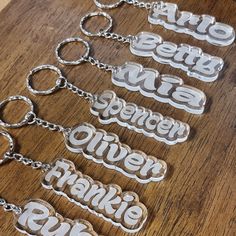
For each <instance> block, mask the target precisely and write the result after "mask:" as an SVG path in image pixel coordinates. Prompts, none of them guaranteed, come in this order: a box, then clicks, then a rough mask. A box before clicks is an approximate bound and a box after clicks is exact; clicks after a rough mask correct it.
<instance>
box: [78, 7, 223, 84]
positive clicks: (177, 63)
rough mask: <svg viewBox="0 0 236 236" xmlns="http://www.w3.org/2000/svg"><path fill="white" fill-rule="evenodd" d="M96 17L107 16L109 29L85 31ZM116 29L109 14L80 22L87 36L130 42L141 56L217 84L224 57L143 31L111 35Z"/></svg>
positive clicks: (132, 48)
mask: <svg viewBox="0 0 236 236" xmlns="http://www.w3.org/2000/svg"><path fill="white" fill-rule="evenodd" d="M95 16H103V17H104V18H106V19H107V20H108V21H109V25H108V26H107V27H106V29H101V30H100V31H99V32H95V33H92V32H89V31H88V30H87V29H85V26H84V25H85V23H86V22H87V21H88V20H89V19H90V18H92V17H95ZM112 26H113V20H112V18H111V16H110V15H108V14H107V13H105V12H92V13H88V14H87V15H85V16H84V17H83V18H82V19H81V22H80V29H81V31H82V32H83V33H84V34H85V35H87V36H91V37H103V38H108V39H113V40H116V41H119V42H123V43H128V44H130V51H131V53H132V54H134V55H136V56H140V57H151V58H152V59H153V60H154V61H156V62H159V63H161V64H168V65H170V66H172V67H174V68H177V69H181V70H183V71H185V72H186V73H187V75H188V76H190V77H194V78H197V79H199V80H202V81H204V82H212V81H215V80H216V79H217V78H218V76H219V72H220V71H221V70H222V69H223V66H224V61H223V60H222V59H221V58H220V57H215V56H211V55H209V54H207V53H204V52H203V51H202V49H201V48H199V47H194V46H190V45H188V44H179V45H177V44H175V43H172V42H168V41H163V39H162V37H161V36H160V35H157V34H154V33H149V32H140V33H138V34H137V35H136V36H132V35H128V36H122V35H118V34H116V33H113V32H111V29H112Z"/></svg>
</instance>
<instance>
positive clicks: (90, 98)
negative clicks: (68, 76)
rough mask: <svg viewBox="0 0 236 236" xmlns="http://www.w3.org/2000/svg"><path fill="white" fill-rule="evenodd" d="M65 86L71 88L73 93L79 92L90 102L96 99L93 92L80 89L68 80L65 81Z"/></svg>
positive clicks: (78, 93) (79, 94)
mask: <svg viewBox="0 0 236 236" xmlns="http://www.w3.org/2000/svg"><path fill="white" fill-rule="evenodd" d="M64 86H65V88H67V89H68V90H70V91H71V92H72V93H75V94H77V95H78V96H80V97H83V98H84V99H85V100H87V101H89V102H93V101H94V96H93V94H92V93H89V92H86V91H84V90H82V89H79V88H78V87H76V86H75V85H73V84H71V83H69V82H66V83H65V85H64Z"/></svg>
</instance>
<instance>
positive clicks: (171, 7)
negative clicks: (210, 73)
mask: <svg viewBox="0 0 236 236" xmlns="http://www.w3.org/2000/svg"><path fill="white" fill-rule="evenodd" d="M93 1H94V3H95V4H96V6H97V7H99V8H102V9H112V8H116V7H119V6H120V5H121V4H122V3H128V4H130V5H133V6H136V7H139V8H144V9H146V10H148V11H149V16H148V21H149V23H151V24H153V25H162V26H164V27H165V28H166V29H168V30H173V31H175V32H177V33H184V34H188V35H191V36H193V37H194V38H196V39H198V40H206V41H207V42H209V43H210V44H213V45H216V46H221V47H223V46H228V45H230V44H232V43H233V42H234V40H235V30H234V28H233V27H231V26H230V25H227V24H224V23H220V22H216V19H215V17H213V16H210V15H205V14H204V15H195V14H193V13H191V12H188V11H179V9H178V5H177V4H174V3H168V2H163V1H156V2H152V3H146V2H140V1H137V0H118V1H117V2H116V3H112V4H103V3H101V0H93Z"/></svg>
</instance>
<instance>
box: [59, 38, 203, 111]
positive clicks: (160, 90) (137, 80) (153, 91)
mask: <svg viewBox="0 0 236 236" xmlns="http://www.w3.org/2000/svg"><path fill="white" fill-rule="evenodd" d="M71 43H81V44H83V45H84V46H85V48H86V52H85V53H84V55H83V56H82V57H80V58H78V59H77V60H66V59H64V58H63V57H62V55H61V50H62V49H63V48H64V47H65V46H67V45H69V44H71ZM90 52H91V48H90V45H89V43H88V42H87V41H85V40H83V39H81V38H79V37H75V38H68V39H65V40H63V41H62V42H61V43H59V44H58V46H57V48H56V58H57V60H58V61H59V62H60V63H61V64H63V65H71V66H76V65H80V64H82V63H85V62H88V63H90V64H92V65H95V66H97V67H98V68H99V69H101V70H105V71H109V72H111V74H112V76H111V77H112V83H113V84H115V85H117V86H119V87H124V88H126V89H128V90H129V91H139V92H140V93H141V94H142V95H144V96H146V97H150V98H154V99H155V100H157V101H159V102H163V103H168V104H170V105H172V106H173V107H176V108H179V109H182V110H185V111H187V112H190V113H192V114H202V113H203V112H204V109H205V104H206V95H205V94H204V93H203V92H202V91H200V90H199V89H196V88H194V87H191V86H188V85H185V84H184V82H183V80H182V79H181V78H179V77H177V76H174V75H168V74H164V75H160V73H159V72H158V71H157V70H155V69H151V68H144V67H143V66H142V65H141V64H138V63H134V62H126V63H125V64H124V65H121V66H112V65H108V64H105V63H102V62H100V61H99V60H97V59H95V58H93V57H92V56H91V55H90Z"/></svg>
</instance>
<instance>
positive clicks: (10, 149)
mask: <svg viewBox="0 0 236 236" xmlns="http://www.w3.org/2000/svg"><path fill="white" fill-rule="evenodd" d="M0 136H3V137H4V138H6V139H7V140H8V143H9V144H8V146H9V147H8V150H7V151H6V153H5V155H4V157H3V159H0V165H2V164H3V163H5V162H6V161H8V160H9V158H8V157H6V154H8V153H9V154H12V153H13V152H14V150H15V142H14V139H13V138H12V136H11V135H10V134H9V133H7V132H5V131H0Z"/></svg>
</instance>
